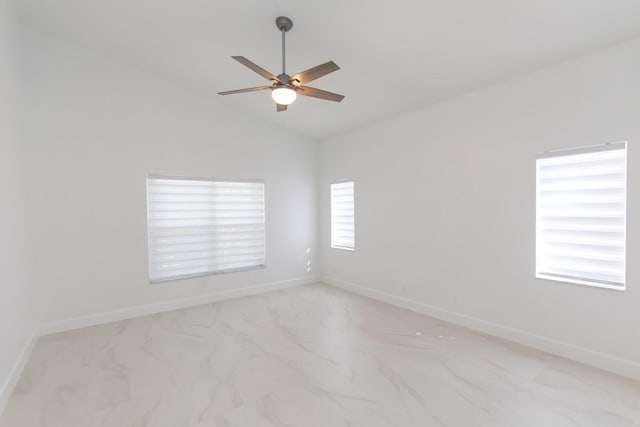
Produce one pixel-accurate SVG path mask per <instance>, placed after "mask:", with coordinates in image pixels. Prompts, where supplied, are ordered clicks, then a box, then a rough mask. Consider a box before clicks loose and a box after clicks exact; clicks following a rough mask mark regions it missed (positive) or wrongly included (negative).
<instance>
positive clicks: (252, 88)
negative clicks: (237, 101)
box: [218, 86, 271, 95]
mask: <svg viewBox="0 0 640 427" xmlns="http://www.w3.org/2000/svg"><path fill="white" fill-rule="evenodd" d="M267 89H271V86H258V87H248V88H246V89H237V90H228V91H226V92H218V95H233V94H234V93H245V92H257V91H259V90H267Z"/></svg>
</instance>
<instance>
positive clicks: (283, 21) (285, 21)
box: [276, 16, 293, 76]
mask: <svg viewBox="0 0 640 427" xmlns="http://www.w3.org/2000/svg"><path fill="white" fill-rule="evenodd" d="M276 26H277V27H278V29H279V30H280V32H281V33H282V74H283V75H285V76H286V75H287V71H286V65H287V62H286V48H285V37H286V36H285V35H286V33H287V31H289V30H291V28H293V21H292V20H291V19H290V18H287V17H286V16H278V17H277V18H276Z"/></svg>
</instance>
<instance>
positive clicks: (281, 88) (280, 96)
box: [218, 16, 344, 112]
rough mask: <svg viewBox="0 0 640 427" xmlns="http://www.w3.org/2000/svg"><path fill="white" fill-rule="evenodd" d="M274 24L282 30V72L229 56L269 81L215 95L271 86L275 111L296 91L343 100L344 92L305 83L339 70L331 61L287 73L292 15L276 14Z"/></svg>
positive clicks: (268, 88) (293, 96)
mask: <svg viewBox="0 0 640 427" xmlns="http://www.w3.org/2000/svg"><path fill="white" fill-rule="evenodd" d="M276 26H277V27H278V30H280V32H281V33H282V74H279V75H277V76H276V75H274V74H272V73H270V72H268V71H267V70H265V69H264V68H262V67H260V66H258V65H256V64H254V63H253V62H251V61H249V60H248V59H247V58H245V57H244V56H232V58H233V59H235V60H236V61H238V62H239V63H241V64H242V65H244V66H245V67H247V68H249V69H251V70H253V71H255V72H256V73H258V74H260V75H261V76H262V77H264V78H265V79H267V80H269V81H271V85H270V86H258V87H250V88H247V89H238V90H229V91H226V92H219V93H218V95H233V94H235V93H245V92H257V91H262V90H270V91H271V97H272V98H273V100H274V101H275V103H276V109H277V111H278V112H280V111H285V110H286V109H287V106H288V105H291V104H292V103H293V101H295V100H296V95H297V94H300V95H304V96H311V97H314V98H320V99H326V100H329V101H335V102H340V101H342V100H343V99H344V95H338V94H337V93H332V92H327V91H326V90H320V89H316V88H313V87H309V86H307V83H309V82H311V81H313V80H316V79H319V78H320V77H323V76H326V75H327V74H329V73H332V72H334V71H337V70H339V69H340V67H338V66H337V65H336V64H335V63H334V62H333V61H329V62H325V63H324V64H321V65H318V66H315V67H313V68H309V69H308V70H306V71H302V72H300V73H297V74H294V75H293V76H290V75H288V74H287V73H286V71H285V65H286V62H285V34H286V33H287V31H289V30H290V29H291V28H292V27H293V21H291V19H289V18H287V17H286V16H279V17H278V18H276Z"/></svg>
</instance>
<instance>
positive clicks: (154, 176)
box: [145, 173, 267, 284]
mask: <svg viewBox="0 0 640 427" xmlns="http://www.w3.org/2000/svg"><path fill="white" fill-rule="evenodd" d="M149 179H175V180H186V181H210V182H248V183H261V184H263V186H264V187H263V190H264V192H263V206H264V249H263V253H264V259H263V262H262V264H260V265H256V266H249V267H239V268H230V269H225V270H213V271H209V272H204V273H198V274H188V275H182V276H174V277H170V278H164V279H153V280H152V279H151V278H149V283H150V284H157V283H165V282H172V281H175V280H184V279H194V278H198V277H208V276H217V275H221V274H228V273H237V272H241V271H250V270H261V269H266V268H267V206H266V198H267V186H266V184H265V181H264V180H262V179H239V178H225V177H214V176H212V177H194V176H183V175H162V174H153V173H149V174H147V175H146V178H145V188H146V192H145V209H146V211H147V263H148V264H147V277H149V266H150V265H151V251H150V248H151V242H150V238H151V234H150V233H149V199H148V197H149V188H148V185H149Z"/></svg>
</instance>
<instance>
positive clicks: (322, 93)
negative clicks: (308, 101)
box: [297, 86, 344, 102]
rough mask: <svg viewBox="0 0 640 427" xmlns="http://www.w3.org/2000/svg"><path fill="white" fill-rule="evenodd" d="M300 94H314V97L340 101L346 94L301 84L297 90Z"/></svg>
mask: <svg viewBox="0 0 640 427" xmlns="http://www.w3.org/2000/svg"><path fill="white" fill-rule="evenodd" d="M297 92H298V93H299V94H300V95H304V96H312V97H314V98H320V99H326V100H328V101H335V102H340V101H342V100H343V99H344V95H338V94H337V93H333V92H327V91H326V90H321V89H316V88H314V87H309V86H300V87H299V88H298V91H297Z"/></svg>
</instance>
